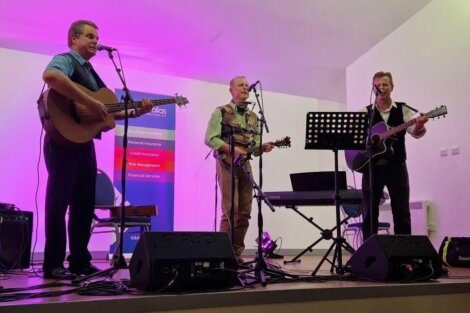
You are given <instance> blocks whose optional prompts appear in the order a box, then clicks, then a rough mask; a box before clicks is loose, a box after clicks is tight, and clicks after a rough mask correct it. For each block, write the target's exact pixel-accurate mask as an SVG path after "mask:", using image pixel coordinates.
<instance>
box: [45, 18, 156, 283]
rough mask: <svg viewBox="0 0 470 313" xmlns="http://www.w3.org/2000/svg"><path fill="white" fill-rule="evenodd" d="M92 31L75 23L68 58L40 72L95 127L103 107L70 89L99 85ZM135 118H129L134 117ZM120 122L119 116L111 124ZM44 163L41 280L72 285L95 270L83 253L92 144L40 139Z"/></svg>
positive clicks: (146, 108)
mask: <svg viewBox="0 0 470 313" xmlns="http://www.w3.org/2000/svg"><path fill="white" fill-rule="evenodd" d="M97 31H98V27H97V26H96V24H94V23H93V22H90V21H85V20H79V21H76V22H74V23H72V25H71V26H70V28H69V32H68V46H69V47H70V49H71V50H70V52H68V53H63V54H59V55H56V56H55V57H54V58H53V59H52V61H51V62H50V63H49V64H48V66H47V67H46V70H45V71H44V74H43V79H44V81H45V82H46V83H47V85H49V87H51V88H53V89H54V90H56V91H57V92H59V93H60V94H62V95H64V96H66V97H67V98H69V99H72V100H74V101H76V102H78V103H81V104H82V105H84V106H85V107H86V108H88V110H89V111H90V113H91V114H92V116H93V117H94V118H95V119H96V120H97V121H100V120H101V121H103V120H105V118H106V116H107V114H108V112H107V108H106V106H105V105H104V104H103V103H102V102H100V101H99V100H97V99H94V98H93V97H91V96H90V95H88V94H86V93H85V92H83V91H82V90H81V89H80V88H79V87H77V85H76V84H75V83H78V84H80V85H83V86H85V87H86V88H88V89H90V90H91V91H96V90H98V89H100V88H103V87H105V84H104V83H103V81H102V80H101V79H100V77H99V76H98V74H97V73H96V72H95V71H94V69H93V67H92V66H91V64H90V63H89V62H88V60H90V59H91V58H92V57H93V56H94V55H95V54H96V46H97V44H98V32H97ZM142 104H143V105H142V109H141V110H140V114H145V113H148V112H150V110H151V109H152V103H151V102H150V101H149V100H146V99H145V100H143V103H142ZM136 113H137V112H135V111H131V112H129V114H130V116H133V117H135V116H136V115H138V114H136ZM123 117H124V112H123V111H121V112H118V113H116V114H115V118H117V119H120V118H123ZM44 158H45V163H46V167H47V171H48V173H49V177H48V181H47V189H46V204H45V212H46V214H45V215H46V216H45V224H46V243H45V248H44V264H43V272H44V277H45V278H51V279H73V278H75V277H76V276H77V275H90V274H92V273H94V272H97V271H98V269H97V268H96V267H95V266H94V265H93V264H91V254H90V252H89V251H88V242H89V240H90V227H91V222H92V218H93V211H94V202H95V181H96V171H97V165H96V155H95V148H94V144H93V140H91V141H89V142H87V143H85V144H83V145H80V146H79V147H73V148H72V147H66V146H63V145H60V144H58V143H56V142H54V140H52V139H51V138H50V136H48V135H47V134H46V136H45V138H44ZM67 208H69V220H68V235H69V248H70V255H69V256H68V257H67V260H68V262H69V268H68V269H66V268H65V267H64V260H65V248H66V243H67V238H66V226H65V215H66V212H67Z"/></svg>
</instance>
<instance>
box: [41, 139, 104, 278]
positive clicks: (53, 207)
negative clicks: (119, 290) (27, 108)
mask: <svg viewBox="0 0 470 313" xmlns="http://www.w3.org/2000/svg"><path fill="white" fill-rule="evenodd" d="M44 159H45V163H46V167H47V171H48V173H49V177H48V179H47V189H46V206H45V211H46V215H45V224H46V245H45V248H44V264H43V270H44V272H50V271H52V270H53V269H54V268H57V267H59V266H63V262H64V260H65V248H66V244H67V237H66V226H65V215H66V213H67V208H69V218H68V236H69V249H70V255H69V257H68V261H69V264H70V266H71V267H73V268H82V267H84V266H87V265H89V264H90V260H91V255H90V252H89V251H88V242H89V240H90V228H91V222H92V218H93V212H94V204H95V184H96V156H95V148H94V144H93V142H89V143H86V144H85V145H83V146H80V147H79V148H66V147H62V146H59V145H57V144H56V143H55V142H53V141H52V140H51V139H50V138H49V137H48V136H47V135H46V136H45V138H44Z"/></svg>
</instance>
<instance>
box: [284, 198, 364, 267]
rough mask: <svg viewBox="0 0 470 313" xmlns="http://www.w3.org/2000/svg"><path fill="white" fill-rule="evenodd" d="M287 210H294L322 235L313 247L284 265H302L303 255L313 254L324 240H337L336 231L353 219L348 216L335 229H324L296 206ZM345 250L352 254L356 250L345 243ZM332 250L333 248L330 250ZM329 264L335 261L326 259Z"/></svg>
mask: <svg viewBox="0 0 470 313" xmlns="http://www.w3.org/2000/svg"><path fill="white" fill-rule="evenodd" d="M286 208H288V209H292V210H293V211H294V212H296V213H297V214H299V215H300V216H301V217H302V218H303V219H305V220H306V221H307V222H309V223H310V224H311V225H313V226H314V227H315V228H317V229H318V230H319V231H320V234H321V237H320V238H318V239H317V240H315V241H314V242H313V243H312V244H311V245H309V246H308V247H307V248H305V249H304V250H303V251H302V252H300V253H299V254H297V255H296V256H295V257H294V258H292V259H291V260H289V261H284V264H288V263H300V262H301V260H300V257H301V256H302V255H304V254H305V253H307V252H312V251H313V249H312V248H313V247H314V246H316V245H317V244H318V243H320V242H321V241H322V240H331V239H333V240H336V238H334V232H335V231H336V228H337V227H340V226H341V225H343V224H347V222H348V220H349V219H350V218H351V216H347V217H345V218H344V219H343V220H341V222H340V223H339V225H336V226H335V227H333V228H329V229H328V228H323V227H321V226H320V225H318V224H317V223H315V222H314V221H313V217H307V216H306V215H305V214H303V213H302V212H301V211H300V210H299V209H298V208H297V206H295V205H286ZM344 247H345V249H346V250H347V251H348V252H350V253H354V251H355V250H354V248H353V247H351V246H350V245H349V244H348V243H347V242H345V246H344ZM330 249H331V248H330ZM326 260H327V261H328V262H329V263H331V264H332V265H333V264H334V261H335V260H333V262H330V261H329V260H328V259H326Z"/></svg>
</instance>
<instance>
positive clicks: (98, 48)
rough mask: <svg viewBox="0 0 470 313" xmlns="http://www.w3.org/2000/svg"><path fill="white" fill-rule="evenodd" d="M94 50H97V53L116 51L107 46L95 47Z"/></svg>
mask: <svg viewBox="0 0 470 313" xmlns="http://www.w3.org/2000/svg"><path fill="white" fill-rule="evenodd" d="M96 50H98V51H101V50H106V51H108V52H112V51H117V49H116V48H113V47H108V46H104V45H96Z"/></svg>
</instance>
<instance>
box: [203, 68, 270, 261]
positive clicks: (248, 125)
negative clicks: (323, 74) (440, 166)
mask: <svg viewBox="0 0 470 313" xmlns="http://www.w3.org/2000/svg"><path fill="white" fill-rule="evenodd" d="M229 91H230V93H231V95H232V100H231V101H230V103H229V104H226V105H223V106H220V107H217V108H216V109H215V111H214V112H213V113H212V116H211V118H210V120H209V124H208V127H207V130H206V136H205V143H206V145H207V146H209V147H210V148H211V149H213V150H214V154H215V155H217V161H216V171H217V177H218V181H219V186H220V192H221V194H222V218H221V221H220V231H223V232H228V233H229V234H230V235H231V233H232V231H231V227H230V226H231V225H230V220H229V217H230V207H231V192H230V191H231V188H230V187H231V185H230V184H231V176H230V166H229V165H228V164H229V162H228V161H229V160H230V159H231V158H230V145H229V144H228V142H229V132H230V128H229V127H227V126H223V125H222V123H223V124H232V125H235V126H239V127H240V128H239V129H236V130H235V131H234V142H235V150H234V158H235V159H237V158H244V157H245V156H246V150H247V149H249V150H251V149H253V148H254V147H259V144H260V138H259V136H258V135H253V133H252V132H250V131H248V132H247V131H244V130H243V129H246V130H251V131H254V132H257V131H258V117H257V115H256V114H255V113H253V112H252V111H250V110H248V109H247V104H248V103H249V102H247V101H246V100H247V99H248V97H249V92H248V81H247V80H246V78H245V77H244V76H236V77H234V78H233V79H232V80H231V81H230V89H229ZM273 147H274V145H273V143H272V142H267V143H264V144H263V149H262V150H263V152H270V151H271V150H272V149H273ZM243 167H244V168H245V170H246V171H247V172H248V173H250V175H251V166H250V163H249V162H246V163H244V165H243ZM234 175H235V193H234V224H235V225H234V238H233V244H234V247H233V249H234V251H235V255H236V257H237V261H238V262H239V263H243V259H242V258H241V255H242V253H243V250H244V249H245V243H244V240H245V235H246V232H247V230H248V224H249V219H250V217H251V216H250V214H251V204H252V199H253V186H252V184H251V181H250V179H248V177H246V176H245V174H244V172H243V169H242V168H241V167H235V174H234Z"/></svg>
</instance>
